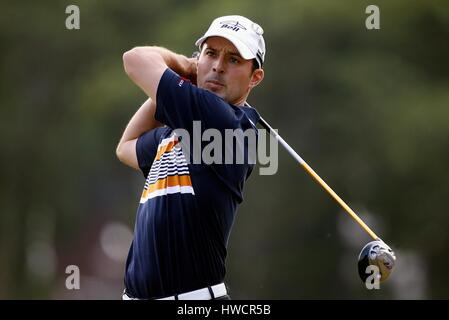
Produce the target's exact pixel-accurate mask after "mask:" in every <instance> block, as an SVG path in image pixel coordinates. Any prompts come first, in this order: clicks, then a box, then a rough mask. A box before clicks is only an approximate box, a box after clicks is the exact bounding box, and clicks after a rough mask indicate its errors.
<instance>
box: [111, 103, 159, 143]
mask: <svg viewBox="0 0 449 320" xmlns="http://www.w3.org/2000/svg"><path fill="white" fill-rule="evenodd" d="M155 112H156V103H155V102H154V101H153V100H152V99H151V98H149V99H148V100H147V101H145V102H144V103H143V104H142V106H141V107H140V108H139V110H137V112H136V113H135V114H134V116H133V117H132V118H131V120H130V121H129V123H128V125H127V126H126V129H125V131H124V133H123V136H122V138H121V140H120V143H122V142H126V141H130V140H133V139H136V138H138V137H139V136H140V135H141V134H142V133H144V132H147V131H149V130H151V129H154V128H157V127H160V126H162V124H161V123H160V122H159V121H157V120H156V119H154V114H155Z"/></svg>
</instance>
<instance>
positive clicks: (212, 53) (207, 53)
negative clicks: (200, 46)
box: [206, 51, 214, 57]
mask: <svg viewBox="0 0 449 320" xmlns="http://www.w3.org/2000/svg"><path fill="white" fill-rule="evenodd" d="M206 55H208V56H210V57H212V56H213V55H214V52H213V51H206Z"/></svg>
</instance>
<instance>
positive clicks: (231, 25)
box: [220, 20, 246, 31]
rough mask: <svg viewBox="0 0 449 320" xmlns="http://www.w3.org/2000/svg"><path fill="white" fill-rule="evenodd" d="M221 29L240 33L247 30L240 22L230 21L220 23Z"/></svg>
mask: <svg viewBox="0 0 449 320" xmlns="http://www.w3.org/2000/svg"><path fill="white" fill-rule="evenodd" d="M220 24H221V27H220V28H226V29H231V30H233V31H239V30H240V29H242V30H246V28H245V26H243V25H241V24H240V23H239V22H238V21H234V20H228V21H222V22H220Z"/></svg>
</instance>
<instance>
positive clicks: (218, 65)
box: [212, 57, 224, 73]
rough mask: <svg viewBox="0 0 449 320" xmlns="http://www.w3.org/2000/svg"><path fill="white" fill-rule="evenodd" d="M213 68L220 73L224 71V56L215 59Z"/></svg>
mask: <svg viewBox="0 0 449 320" xmlns="http://www.w3.org/2000/svg"><path fill="white" fill-rule="evenodd" d="M212 70H213V71H215V72H218V73H223V72H224V59H223V57H218V58H217V59H215V61H214V64H213V65H212Z"/></svg>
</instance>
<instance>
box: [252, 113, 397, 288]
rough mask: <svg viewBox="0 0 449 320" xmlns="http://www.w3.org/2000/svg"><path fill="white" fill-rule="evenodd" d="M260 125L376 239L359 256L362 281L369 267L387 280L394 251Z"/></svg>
mask: <svg viewBox="0 0 449 320" xmlns="http://www.w3.org/2000/svg"><path fill="white" fill-rule="evenodd" d="M248 106H249V105H248ZM259 123H260V124H261V125H262V126H263V127H264V128H265V129H266V130H268V131H269V132H270V134H271V135H272V136H274V137H275V139H276V140H277V141H278V142H280V143H281V145H282V146H283V147H284V148H285V149H286V150H287V151H288V153H290V155H291V156H292V157H293V158H295V160H296V161H297V162H298V163H299V164H300V165H301V166H302V167H303V168H304V170H305V171H306V172H307V173H308V174H309V175H310V176H311V177H312V178H313V179H314V180H315V181H316V182H318V184H319V185H320V186H321V187H322V188H323V189H324V190H326V191H327V193H328V194H330V195H331V197H332V198H333V199H334V200H335V201H337V203H338V204H339V205H340V206H341V207H342V208H343V209H344V210H345V211H346V212H347V213H348V214H349V215H350V216H351V218H352V219H354V220H355V222H357V224H358V225H359V226H361V227H362V229H363V230H365V231H366V233H368V234H369V235H370V236H371V238H373V239H374V241H371V242H369V243H368V244H366V245H365V246H364V247H363V249H362V251H361V252H360V255H359V260H358V269H359V276H360V278H361V279H362V281H363V282H365V281H366V279H367V275H366V270H367V266H369V265H374V266H377V267H378V268H379V272H380V275H379V277H380V281H384V280H386V279H387V278H388V277H389V275H390V273H391V271H392V269H393V267H394V264H395V261H396V256H395V254H394V252H393V250H391V248H390V247H389V246H388V245H387V244H386V243H385V242H384V241H382V240H381V239H380V238H379V237H378V236H377V235H376V234H375V233H374V231H373V230H371V228H370V227H368V226H367V225H366V223H365V222H363V220H362V219H360V217H359V216H358V215H357V214H356V213H355V212H354V211H353V210H352V209H351V208H350V207H349V206H348V205H347V204H346V203H345V202H344V201H343V200H342V199H341V198H340V197H339V196H338V195H337V194H336V193H335V192H334V190H332V188H331V187H329V186H328V185H327V183H326V182H324V180H323V179H321V177H320V176H319V175H318V174H317V173H316V172H315V171H314V170H313V169H312V168H311V167H310V166H309V165H308V164H307V162H305V161H304V159H303V158H301V157H300V156H299V154H298V153H296V151H295V150H293V148H292V147H290V145H289V144H288V143H287V142H286V141H285V140H284V139H283V138H282V137H281V136H280V135H279V134H278V133H277V132H276V131H275V130H274V129H273V128H272V127H271V126H270V125H269V124H268V123H267V122H266V121H265V120H264V119H263V118H262V117H261V118H260V119H259Z"/></svg>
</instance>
